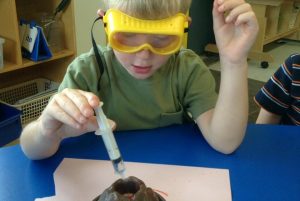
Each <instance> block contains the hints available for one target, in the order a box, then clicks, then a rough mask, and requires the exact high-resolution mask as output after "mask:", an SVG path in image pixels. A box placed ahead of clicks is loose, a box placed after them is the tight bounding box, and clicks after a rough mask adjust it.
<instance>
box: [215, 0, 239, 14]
mask: <svg viewBox="0 0 300 201" xmlns="http://www.w3.org/2000/svg"><path fill="white" fill-rule="evenodd" d="M217 1H218V11H219V12H226V11H230V10H232V9H234V8H236V7H237V6H240V5H242V4H244V3H245V1H244V0H217Z"/></svg>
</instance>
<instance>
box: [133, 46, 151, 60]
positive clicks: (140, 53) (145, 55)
mask: <svg viewBox="0 0 300 201" xmlns="http://www.w3.org/2000/svg"><path fill="white" fill-rule="evenodd" d="M151 54H152V52H151V50H149V49H148V48H145V49H142V50H140V51H138V52H136V53H135V55H136V56H138V57H139V58H141V59H148V58H149V57H150V56H151Z"/></svg>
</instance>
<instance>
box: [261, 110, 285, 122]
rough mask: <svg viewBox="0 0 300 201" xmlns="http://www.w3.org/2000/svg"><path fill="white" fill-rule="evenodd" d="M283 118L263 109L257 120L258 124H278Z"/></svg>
mask: <svg viewBox="0 0 300 201" xmlns="http://www.w3.org/2000/svg"><path fill="white" fill-rule="evenodd" d="M280 119H281V116H280V115H277V114H274V113H271V112H269V111H267V110H265V109H264V108H261V109H260V111H259V114H258V117H257V120H256V123H257V124H278V123H279V122H280Z"/></svg>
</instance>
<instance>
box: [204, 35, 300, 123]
mask: <svg viewBox="0 0 300 201" xmlns="http://www.w3.org/2000/svg"><path fill="white" fill-rule="evenodd" d="M299 47H300V42H299V41H291V40H281V41H276V42H273V43H271V44H269V45H267V46H266V47H265V50H264V51H265V52H267V53H269V54H271V55H272V56H273V58H274V62H272V63H269V67H268V68H261V66H260V61H254V60H249V61H248V64H249V68H248V81H249V82H248V83H249V123H255V120H256V118H257V115H258V112H259V108H258V107H257V105H256V104H255V103H254V101H253V97H254V96H255V94H256V93H257V91H258V90H259V89H260V88H261V87H262V86H263V84H264V83H265V82H266V81H267V80H268V79H269V78H270V77H271V76H272V75H273V74H274V72H275V71H276V70H277V69H278V68H279V66H280V65H281V63H282V62H284V60H285V59H286V58H287V57H288V56H289V55H290V54H292V53H296V52H298V53H300V48H299ZM201 57H202V58H203V60H204V62H205V63H206V64H207V65H208V67H209V69H211V71H212V73H213V75H214V77H215V79H216V82H217V84H218V85H219V83H220V72H219V71H220V62H219V59H218V55H216V54H204V55H201ZM217 90H218V89H217Z"/></svg>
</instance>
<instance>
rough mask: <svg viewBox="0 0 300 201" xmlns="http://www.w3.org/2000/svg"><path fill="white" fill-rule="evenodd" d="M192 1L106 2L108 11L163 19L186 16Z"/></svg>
mask: <svg viewBox="0 0 300 201" xmlns="http://www.w3.org/2000/svg"><path fill="white" fill-rule="evenodd" d="M191 1H192V0H105V3H106V7H107V9H109V8H115V9H118V10H120V11H122V12H124V13H126V14H128V15H131V16H133V17H137V18H141V19H163V18H167V17H170V16H173V15H175V14H177V13H184V14H186V13H187V12H188V10H189V7H190V4H191Z"/></svg>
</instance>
